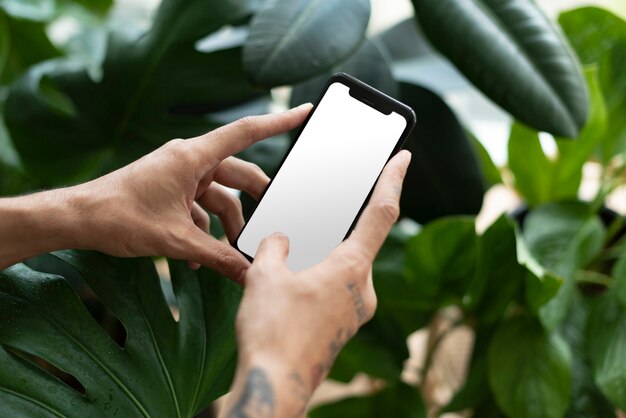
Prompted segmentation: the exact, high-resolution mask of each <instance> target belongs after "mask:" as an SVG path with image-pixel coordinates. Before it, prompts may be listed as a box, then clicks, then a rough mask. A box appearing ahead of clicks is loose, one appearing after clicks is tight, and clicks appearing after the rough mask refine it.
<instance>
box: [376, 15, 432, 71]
mask: <svg viewBox="0 0 626 418" xmlns="http://www.w3.org/2000/svg"><path fill="white" fill-rule="evenodd" d="M375 39H376V40H377V41H379V42H381V43H382V44H383V45H385V48H386V49H387V50H388V51H389V55H390V57H391V59H392V60H393V61H394V62H395V61H403V60H409V59H414V58H418V57H421V56H424V55H428V54H432V53H433V48H432V47H431V46H430V44H429V43H428V41H427V40H426V38H424V35H423V34H422V32H421V29H420V28H419V27H418V25H417V21H416V20H415V19H414V18H413V17H410V18H408V19H406V20H403V21H401V22H400V23H398V24H396V25H395V26H392V27H391V28H389V29H387V30H385V31H384V32H382V33H381V34H379V35H377V36H376V38H375Z"/></svg>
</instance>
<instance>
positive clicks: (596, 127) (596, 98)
mask: <svg viewBox="0 0 626 418" xmlns="http://www.w3.org/2000/svg"><path fill="white" fill-rule="evenodd" d="M585 77H586V79H587V85H588V86H589V92H590V99H591V110H590V113H589V118H588V120H587V124H586V125H585V127H584V128H583V130H582V131H581V133H580V136H579V137H578V139H577V140H576V141H571V140H569V139H564V138H556V145H557V149H558V156H557V159H556V162H555V164H554V174H553V176H552V179H551V184H552V191H551V192H552V193H551V194H552V196H553V197H552V199H553V200H568V199H569V200H573V199H576V197H577V195H578V189H579V187H580V182H581V180H582V176H583V166H584V164H585V163H586V162H587V161H588V160H589V159H590V158H591V157H592V155H593V151H594V149H595V148H596V147H597V146H598V144H600V143H601V141H602V137H603V136H604V134H605V132H606V129H607V125H608V114H607V109H606V104H605V102H604V96H603V94H602V90H601V88H600V83H599V80H598V68H597V67H596V66H591V67H588V68H586V69H585Z"/></svg>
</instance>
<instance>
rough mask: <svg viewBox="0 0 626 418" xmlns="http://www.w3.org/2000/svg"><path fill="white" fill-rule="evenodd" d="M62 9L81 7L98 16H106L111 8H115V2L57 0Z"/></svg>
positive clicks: (105, 0) (104, 0)
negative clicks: (74, 6)
mask: <svg viewBox="0 0 626 418" xmlns="http://www.w3.org/2000/svg"><path fill="white" fill-rule="evenodd" d="M57 1H58V2H59V5H60V6H61V7H66V8H67V7H70V6H73V5H76V4H77V5H80V6H81V7H82V8H84V9H86V10H88V11H90V12H91V13H93V14H95V15H97V16H103V15H105V14H106V13H107V12H108V11H109V9H111V6H113V0H57Z"/></svg>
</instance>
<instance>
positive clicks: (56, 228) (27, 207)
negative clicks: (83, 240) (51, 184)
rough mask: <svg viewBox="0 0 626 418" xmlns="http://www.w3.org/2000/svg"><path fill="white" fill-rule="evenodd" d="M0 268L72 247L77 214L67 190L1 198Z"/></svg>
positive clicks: (70, 194) (69, 192)
mask: <svg viewBox="0 0 626 418" xmlns="http://www.w3.org/2000/svg"><path fill="white" fill-rule="evenodd" d="M0 202H1V203H0V212H1V216H2V219H3V222H2V225H0V267H7V266H9V265H12V264H14V263H16V262H19V261H23V260H26V259H28V258H31V257H34V256H36V255H39V254H43V253H47V252H51V251H56V250H61V249H65V248H73V247H74V244H75V239H74V238H75V237H74V234H73V231H74V230H75V228H76V226H77V219H79V218H80V217H79V215H78V214H77V213H76V207H75V205H74V203H73V199H72V193H71V190H70V189H56V190H50V191H44V192H39V193H34V194H30V195H26V196H20V197H13V198H5V199H1V200H0Z"/></svg>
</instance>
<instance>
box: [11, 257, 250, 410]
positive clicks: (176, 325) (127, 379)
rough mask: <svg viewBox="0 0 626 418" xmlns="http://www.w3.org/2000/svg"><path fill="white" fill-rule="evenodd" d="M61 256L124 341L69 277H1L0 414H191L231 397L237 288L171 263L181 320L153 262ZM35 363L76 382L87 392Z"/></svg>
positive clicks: (27, 272)
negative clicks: (99, 319) (113, 319)
mask: <svg viewBox="0 0 626 418" xmlns="http://www.w3.org/2000/svg"><path fill="white" fill-rule="evenodd" d="M55 256H56V257H58V258H59V259H61V260H62V261H64V262H65V263H67V264H68V265H69V266H71V267H73V268H74V269H75V270H76V272H77V273H78V274H79V275H80V276H82V277H83V278H84V280H85V282H86V283H87V284H88V285H89V287H91V289H92V290H93V292H94V293H95V294H96V295H97V296H98V297H99V299H100V300H101V301H102V302H103V303H104V304H105V305H106V306H107V307H108V308H109V309H110V310H111V311H112V312H113V314H114V315H115V316H117V318H119V320H120V321H121V323H122V324H123V325H124V327H125V329H126V331H127V339H126V343H125V345H124V347H120V346H119V345H118V344H116V343H115V342H114V341H113V340H112V339H111V338H110V337H109V335H108V334H106V333H105V332H104V330H103V329H102V328H101V327H100V325H98V323H96V322H95V321H94V319H93V317H92V316H90V314H89V312H88V311H87V310H86V308H85V306H84V305H83V304H82V303H81V302H80V300H79V299H78V298H77V296H76V294H75V293H74V292H73V291H72V288H71V287H70V286H69V284H68V282H67V281H66V280H65V279H64V278H63V277H60V276H58V275H54V274H50V273H46V272H39V271H35V270H31V269H30V268H29V267H27V266H26V265H24V264H18V265H15V266H13V267H10V268H8V269H7V270H4V271H3V272H1V273H0V318H1V319H2V320H1V321H0V344H1V345H0V405H2V406H1V410H2V416H11V417H15V418H20V417H35V416H36V417H70V416H72V417H90V418H92V417H93V418H95V417H111V416H120V417H129V418H130V417H142V418H149V417H179V418H182V417H193V416H194V415H195V414H196V413H197V412H198V411H199V410H201V409H202V408H204V407H206V406H207V405H208V404H209V402H211V401H212V400H213V399H215V398H217V397H218V396H220V395H222V394H223V393H224V392H226V390H227V389H228V385H229V382H230V380H231V378H232V373H233V370H234V361H235V335H234V326H233V323H234V317H235V312H236V309H237V305H238V301H239V299H240V296H241V292H240V289H239V287H238V286H237V285H235V284H233V283H232V282H230V281H228V280H226V279H223V278H220V277H217V276H215V275H214V274H213V273H211V272H210V271H208V270H206V269H202V270H200V271H199V272H193V271H191V270H190V269H188V268H187V266H186V264H185V263H182V262H173V261H172V262H170V265H169V266H170V273H171V277H172V286H173V289H174V293H175V294H176V300H177V308H178V310H179V312H180V319H179V320H178V321H175V320H174V318H173V316H172V314H171V312H170V309H169V307H168V305H167V304H166V302H165V299H164V296H163V292H162V290H161V287H160V282H159V276H158V275H157V273H156V270H155V267H154V263H153V262H152V260H150V259H116V258H112V257H108V256H104V255H101V254H98V253H91V252H70V251H67V252H60V253H56V254H55ZM20 353H21V354H20ZM32 356H35V357H32ZM29 358H30V359H31V360H30V361H29V360H27V359H29ZM33 358H35V359H36V358H40V359H43V360H45V361H47V362H48V363H50V364H52V365H53V366H55V367H56V368H58V369H60V370H62V371H64V372H65V373H68V374H70V375H72V376H73V377H75V378H76V379H77V380H78V381H79V382H80V384H81V385H82V387H84V392H85V393H84V395H83V394H81V393H79V392H78V391H77V390H75V389H73V388H70V387H69V386H67V385H66V384H65V383H63V382H61V381H60V380H58V379H57V378H56V377H53V376H52V375H51V374H49V373H48V372H46V371H44V369H42V368H40V367H38V366H37V365H35V363H34V362H33V361H32V359H33Z"/></svg>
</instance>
